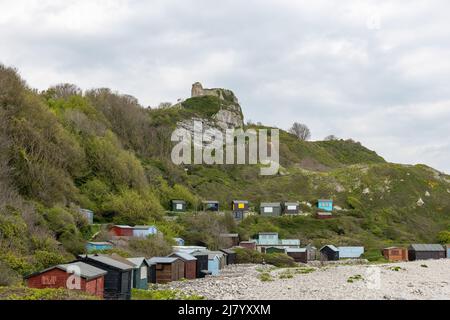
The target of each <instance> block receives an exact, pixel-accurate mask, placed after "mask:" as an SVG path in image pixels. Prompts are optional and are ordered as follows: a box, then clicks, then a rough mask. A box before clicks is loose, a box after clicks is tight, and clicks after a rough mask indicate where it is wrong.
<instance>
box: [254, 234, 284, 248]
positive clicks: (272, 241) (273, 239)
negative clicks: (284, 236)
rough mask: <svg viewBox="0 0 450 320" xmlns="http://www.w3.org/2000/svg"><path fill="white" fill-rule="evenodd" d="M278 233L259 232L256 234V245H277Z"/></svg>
mask: <svg viewBox="0 0 450 320" xmlns="http://www.w3.org/2000/svg"><path fill="white" fill-rule="evenodd" d="M279 243H280V241H279V239H278V232H260V233H258V241H257V244H258V245H260V246H269V245H278V244H279Z"/></svg>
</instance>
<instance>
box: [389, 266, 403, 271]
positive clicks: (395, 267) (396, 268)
mask: <svg viewBox="0 0 450 320" xmlns="http://www.w3.org/2000/svg"><path fill="white" fill-rule="evenodd" d="M389 270H391V271H400V270H405V269H404V268H402V267H399V266H393V267H389Z"/></svg>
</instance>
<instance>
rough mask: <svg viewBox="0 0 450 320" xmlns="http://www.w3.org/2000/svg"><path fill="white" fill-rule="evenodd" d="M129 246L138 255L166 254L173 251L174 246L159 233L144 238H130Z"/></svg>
mask: <svg viewBox="0 0 450 320" xmlns="http://www.w3.org/2000/svg"><path fill="white" fill-rule="evenodd" d="M128 246H129V249H130V251H132V252H133V254H135V255H136V256H144V257H155V256H166V255H168V254H170V253H171V252H172V246H171V245H170V244H169V243H167V241H165V240H164V238H163V237H162V236H159V235H154V236H149V237H148V238H144V239H130V241H129V242H128Z"/></svg>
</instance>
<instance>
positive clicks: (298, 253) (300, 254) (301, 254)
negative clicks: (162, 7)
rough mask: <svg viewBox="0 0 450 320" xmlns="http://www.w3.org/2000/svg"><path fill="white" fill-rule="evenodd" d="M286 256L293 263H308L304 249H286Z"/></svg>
mask: <svg viewBox="0 0 450 320" xmlns="http://www.w3.org/2000/svg"><path fill="white" fill-rule="evenodd" d="M286 254H287V255H288V256H289V257H291V258H292V259H294V261H295V262H301V263H308V252H307V249H306V248H288V249H286Z"/></svg>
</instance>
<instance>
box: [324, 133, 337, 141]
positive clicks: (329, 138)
mask: <svg viewBox="0 0 450 320" xmlns="http://www.w3.org/2000/svg"><path fill="white" fill-rule="evenodd" d="M336 140H339V138H338V137H336V136H335V135H333V134H330V135H329V136H326V137H325V141H336Z"/></svg>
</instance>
